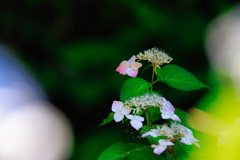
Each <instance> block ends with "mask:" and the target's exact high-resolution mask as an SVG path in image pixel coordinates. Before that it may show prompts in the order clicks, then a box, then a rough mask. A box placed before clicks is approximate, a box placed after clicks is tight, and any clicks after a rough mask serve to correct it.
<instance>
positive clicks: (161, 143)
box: [151, 139, 174, 155]
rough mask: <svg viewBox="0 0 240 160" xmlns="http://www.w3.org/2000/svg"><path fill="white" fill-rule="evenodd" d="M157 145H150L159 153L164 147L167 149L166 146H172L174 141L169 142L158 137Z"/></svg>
mask: <svg viewBox="0 0 240 160" xmlns="http://www.w3.org/2000/svg"><path fill="white" fill-rule="evenodd" d="M158 143H159V144H158V145H155V144H153V145H151V147H152V148H154V150H153V152H154V153H156V154H158V155H160V154H161V153H162V152H163V151H165V149H167V146H172V145H174V143H172V142H170V141H166V140H164V139H160V140H159V141H158Z"/></svg>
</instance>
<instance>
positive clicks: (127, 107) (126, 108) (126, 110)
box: [122, 106, 131, 115]
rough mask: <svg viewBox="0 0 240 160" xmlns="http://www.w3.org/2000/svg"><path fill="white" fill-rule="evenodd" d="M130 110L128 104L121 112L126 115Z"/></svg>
mask: <svg viewBox="0 0 240 160" xmlns="http://www.w3.org/2000/svg"><path fill="white" fill-rule="evenodd" d="M130 112H131V108H130V107H129V106H125V107H124V108H123V110H122V114H124V115H127V114H129V113H130Z"/></svg>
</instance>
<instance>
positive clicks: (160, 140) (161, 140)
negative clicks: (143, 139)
mask: <svg viewBox="0 0 240 160" xmlns="http://www.w3.org/2000/svg"><path fill="white" fill-rule="evenodd" d="M165 142H166V140H164V139H159V140H158V143H159V144H162V143H165Z"/></svg>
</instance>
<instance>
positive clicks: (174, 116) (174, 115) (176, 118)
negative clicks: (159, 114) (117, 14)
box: [171, 114, 181, 122]
mask: <svg viewBox="0 0 240 160" xmlns="http://www.w3.org/2000/svg"><path fill="white" fill-rule="evenodd" d="M171 119H173V120H174V121H179V122H181V119H180V118H179V117H178V116H177V115H176V114H172V115H171Z"/></svg>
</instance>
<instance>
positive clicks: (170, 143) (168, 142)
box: [165, 141, 175, 146]
mask: <svg viewBox="0 0 240 160" xmlns="http://www.w3.org/2000/svg"><path fill="white" fill-rule="evenodd" d="M165 144H166V145H168V146H173V145H175V144H174V143H172V142H170V141H167V142H166V143H165Z"/></svg>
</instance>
